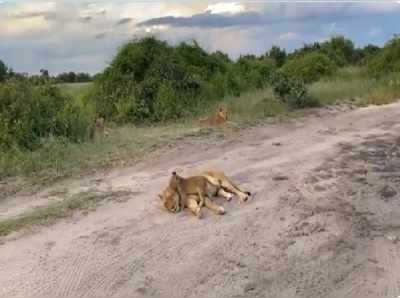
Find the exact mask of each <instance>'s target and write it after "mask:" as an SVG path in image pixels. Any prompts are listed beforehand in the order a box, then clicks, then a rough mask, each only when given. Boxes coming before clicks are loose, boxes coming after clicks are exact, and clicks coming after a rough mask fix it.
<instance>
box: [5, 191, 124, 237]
mask: <svg viewBox="0 0 400 298" xmlns="http://www.w3.org/2000/svg"><path fill="white" fill-rule="evenodd" d="M129 195H130V193H129V192H127V191H119V192H109V193H107V192H105V193H98V192H92V191H88V192H83V193H78V194H76V195H73V196H72V197H70V198H65V199H64V200H62V201H57V202H54V203H51V204H49V205H46V206H43V207H37V208H35V209H33V210H31V211H28V212H26V213H24V214H21V215H19V216H17V217H12V218H7V219H3V220H0V237H2V236H7V235H9V234H10V233H12V232H17V231H19V230H22V229H24V228H30V227H32V226H45V225H50V224H52V223H54V222H55V221H57V220H59V219H62V218H66V217H69V216H70V215H71V214H73V213H74V212H76V211H81V212H83V213H88V212H90V211H93V210H95V209H96V207H97V206H98V205H99V204H100V203H101V202H103V201H105V200H108V199H111V198H112V199H113V200H116V199H118V200H120V199H121V198H124V197H128V196H129Z"/></svg>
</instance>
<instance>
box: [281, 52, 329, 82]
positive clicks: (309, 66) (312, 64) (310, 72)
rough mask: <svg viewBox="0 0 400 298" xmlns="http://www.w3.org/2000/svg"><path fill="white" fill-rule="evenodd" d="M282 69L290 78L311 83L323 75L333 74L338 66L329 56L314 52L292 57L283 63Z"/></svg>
mask: <svg viewBox="0 0 400 298" xmlns="http://www.w3.org/2000/svg"><path fill="white" fill-rule="evenodd" d="M281 70H282V72H283V73H284V74H285V75H286V76H287V77H289V78H292V79H296V80H302V81H304V82H305V83H311V82H315V81H317V80H319V79H320V78H321V77H324V76H329V75H332V74H333V73H334V72H335V71H336V67H335V65H334V64H333V63H332V61H331V60H330V59H329V58H328V56H326V55H324V54H322V53H317V52H312V53H309V54H305V55H303V56H300V57H296V58H292V59H291V60H289V61H288V62H286V63H285V65H283V67H282V68H281Z"/></svg>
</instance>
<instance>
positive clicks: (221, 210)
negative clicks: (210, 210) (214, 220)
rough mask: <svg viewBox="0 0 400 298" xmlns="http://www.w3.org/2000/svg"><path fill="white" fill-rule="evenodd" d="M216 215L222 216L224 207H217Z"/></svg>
mask: <svg viewBox="0 0 400 298" xmlns="http://www.w3.org/2000/svg"><path fill="white" fill-rule="evenodd" d="M218 214H219V215H224V214H225V209H224V207H219V208H218Z"/></svg>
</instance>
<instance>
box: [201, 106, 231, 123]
mask: <svg viewBox="0 0 400 298" xmlns="http://www.w3.org/2000/svg"><path fill="white" fill-rule="evenodd" d="M227 120H228V112H227V111H226V110H225V109H224V108H222V107H220V108H219V109H218V112H217V114H216V115H214V116H211V117H206V118H200V119H199V122H200V124H205V125H220V124H222V123H225V122H226V121H227Z"/></svg>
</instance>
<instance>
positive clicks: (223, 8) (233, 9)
mask: <svg viewBox="0 0 400 298" xmlns="http://www.w3.org/2000/svg"><path fill="white" fill-rule="evenodd" d="M244 11H246V9H245V7H244V6H243V5H241V4H239V3H236V2H231V3H228V2H221V3H216V4H211V5H208V7H207V9H206V12H210V13H211V14H226V13H228V14H237V13H241V12H244Z"/></svg>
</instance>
